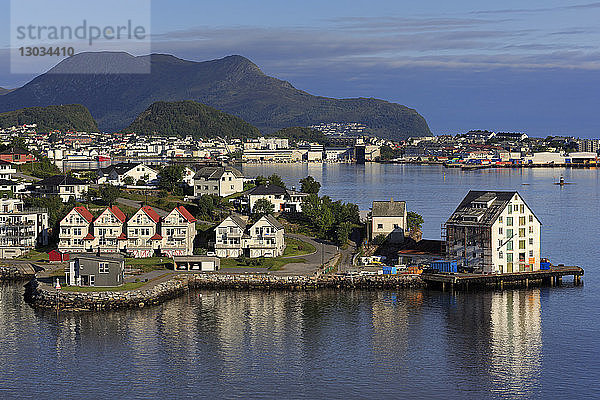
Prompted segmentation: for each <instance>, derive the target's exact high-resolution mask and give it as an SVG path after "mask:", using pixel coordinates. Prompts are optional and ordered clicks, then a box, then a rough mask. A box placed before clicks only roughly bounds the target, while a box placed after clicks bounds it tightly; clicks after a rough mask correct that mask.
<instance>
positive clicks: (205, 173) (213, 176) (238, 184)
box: [194, 166, 244, 197]
mask: <svg viewBox="0 0 600 400" xmlns="http://www.w3.org/2000/svg"><path fill="white" fill-rule="evenodd" d="M243 190H244V175H243V174H242V173H241V172H240V171H239V170H238V169H236V168H234V167H231V166H219V167H202V168H200V169H199V170H198V172H196V175H195V176H194V196H196V197H200V196H202V195H206V194H209V195H216V196H221V197H226V196H229V195H231V194H234V193H238V192H241V191H243Z"/></svg>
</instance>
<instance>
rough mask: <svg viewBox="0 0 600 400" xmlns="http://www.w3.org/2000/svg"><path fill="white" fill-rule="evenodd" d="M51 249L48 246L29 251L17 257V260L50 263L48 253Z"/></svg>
mask: <svg viewBox="0 0 600 400" xmlns="http://www.w3.org/2000/svg"><path fill="white" fill-rule="evenodd" d="M50 250H51V248H50V247H49V246H46V247H45V248H37V249H35V250H29V251H28V252H27V253H25V254H23V255H21V256H19V257H17V260H28V261H33V262H37V261H48V259H49V257H48V253H47V251H50ZM63 275H64V274H63Z"/></svg>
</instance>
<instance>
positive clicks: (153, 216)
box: [123, 206, 162, 257]
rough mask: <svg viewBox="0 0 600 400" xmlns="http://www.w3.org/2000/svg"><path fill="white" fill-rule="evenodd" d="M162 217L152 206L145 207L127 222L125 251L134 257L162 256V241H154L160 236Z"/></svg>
mask: <svg viewBox="0 0 600 400" xmlns="http://www.w3.org/2000/svg"><path fill="white" fill-rule="evenodd" d="M159 223H160V216H159V215H158V214H157V213H156V211H154V209H153V208H152V207H150V206H143V207H142V208H140V209H139V210H138V211H137V212H136V213H135V214H134V215H133V217H131V218H130V219H129V221H127V233H126V235H127V241H123V242H124V250H125V251H127V252H128V253H131V254H133V256H134V257H152V256H154V255H160V254H161V245H162V240H156V239H152V237H153V236H154V235H156V234H160V229H159Z"/></svg>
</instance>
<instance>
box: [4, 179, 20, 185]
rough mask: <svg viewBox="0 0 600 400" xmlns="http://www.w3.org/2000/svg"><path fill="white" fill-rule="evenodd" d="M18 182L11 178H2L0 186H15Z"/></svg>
mask: <svg viewBox="0 0 600 400" xmlns="http://www.w3.org/2000/svg"><path fill="white" fill-rule="evenodd" d="M18 184H19V182H15V181H11V180H10V179H0V186H14V185H18Z"/></svg>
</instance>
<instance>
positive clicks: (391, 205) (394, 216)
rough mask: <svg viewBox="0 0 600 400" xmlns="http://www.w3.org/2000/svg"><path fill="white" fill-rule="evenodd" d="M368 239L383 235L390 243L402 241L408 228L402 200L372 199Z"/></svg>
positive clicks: (404, 204)
mask: <svg viewBox="0 0 600 400" xmlns="http://www.w3.org/2000/svg"><path fill="white" fill-rule="evenodd" d="M367 227H368V230H369V239H370V240H373V238H375V237H377V236H379V235H383V236H385V237H386V238H387V240H388V241H389V242H390V243H402V242H403V241H404V235H405V233H406V231H407V230H408V226H407V218H406V203H405V202H404V201H394V199H391V200H390V201H374V202H373V207H372V208H371V216H370V218H369V220H368V225H367Z"/></svg>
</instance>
